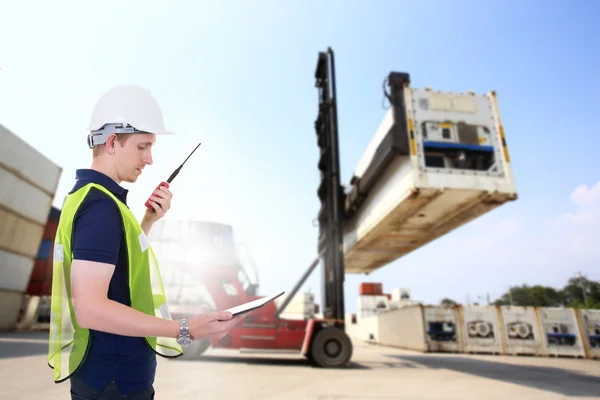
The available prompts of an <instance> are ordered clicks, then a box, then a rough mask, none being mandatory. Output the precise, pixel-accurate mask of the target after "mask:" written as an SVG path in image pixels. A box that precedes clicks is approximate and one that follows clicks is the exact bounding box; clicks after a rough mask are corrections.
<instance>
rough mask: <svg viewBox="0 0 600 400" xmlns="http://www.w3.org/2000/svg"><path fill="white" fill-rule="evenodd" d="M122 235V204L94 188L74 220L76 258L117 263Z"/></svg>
mask: <svg viewBox="0 0 600 400" xmlns="http://www.w3.org/2000/svg"><path fill="white" fill-rule="evenodd" d="M122 237H123V228H122V224H121V214H120V212H119V209H118V206H117V205H116V204H115V202H114V201H113V200H112V199H110V198H108V197H107V196H104V195H101V194H99V193H94V192H92V191H90V193H89V195H88V196H87V198H86V199H85V200H84V202H83V203H82V204H81V206H80V208H79V210H78V212H77V216H76V217H75V221H74V222H73V259H77V260H86V261H95V262H101V263H108V264H112V265H116V264H117V259H118V257H119V248H120V246H121V239H122Z"/></svg>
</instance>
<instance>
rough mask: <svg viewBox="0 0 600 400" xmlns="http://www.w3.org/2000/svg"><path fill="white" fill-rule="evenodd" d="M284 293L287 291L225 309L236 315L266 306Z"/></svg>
mask: <svg viewBox="0 0 600 400" xmlns="http://www.w3.org/2000/svg"><path fill="white" fill-rule="evenodd" d="M284 293H285V291H283V292H280V293H277V294H274V295H272V296H267V297H263V298H261V299H256V300H252V301H249V302H248V303H244V304H240V305H239V306H235V307H232V308H230V309H227V310H225V311H229V312H230V313H231V314H233V316H234V317H235V316H236V315H239V314H243V313H246V312H248V311H252V310H255V309H257V308H260V307H262V306H264V305H265V304H267V303H269V302H271V301H273V300H275V299H276V298H278V297H279V296H281V295H283V294H284Z"/></svg>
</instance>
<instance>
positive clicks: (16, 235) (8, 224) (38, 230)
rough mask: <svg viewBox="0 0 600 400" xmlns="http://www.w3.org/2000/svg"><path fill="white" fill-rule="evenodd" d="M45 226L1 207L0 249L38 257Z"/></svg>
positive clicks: (32, 257)
mask: <svg viewBox="0 0 600 400" xmlns="http://www.w3.org/2000/svg"><path fill="white" fill-rule="evenodd" d="M43 232H44V227H43V226H42V225H38V224H36V223H33V222H31V221H28V220H25V219H23V218H21V217H19V216H17V215H15V214H14V213H10V212H8V211H6V210H4V209H1V208H0V249H2V250H5V251H8V252H12V253H16V254H19V255H22V256H25V257H30V258H31V259H32V262H33V259H34V258H36V256H37V253H38V249H39V246H40V242H41V239H42V234H43Z"/></svg>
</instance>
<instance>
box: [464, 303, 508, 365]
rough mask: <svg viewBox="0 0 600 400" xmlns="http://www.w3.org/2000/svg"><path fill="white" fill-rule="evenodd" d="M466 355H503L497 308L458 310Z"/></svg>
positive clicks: (477, 307)
mask: <svg viewBox="0 0 600 400" xmlns="http://www.w3.org/2000/svg"><path fill="white" fill-rule="evenodd" d="M458 311H459V313H460V319H459V320H460V321H461V332H462V336H463V343H464V345H463V352H465V353H493V354H500V353H502V335H501V334H500V324H499V323H498V311H497V309H496V307H493V306H490V307H483V306H461V307H459V308H458Z"/></svg>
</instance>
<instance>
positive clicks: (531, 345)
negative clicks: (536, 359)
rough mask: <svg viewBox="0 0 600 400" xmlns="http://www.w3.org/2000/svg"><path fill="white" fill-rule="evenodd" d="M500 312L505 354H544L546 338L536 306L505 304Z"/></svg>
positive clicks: (500, 308)
mask: <svg viewBox="0 0 600 400" xmlns="http://www.w3.org/2000/svg"><path fill="white" fill-rule="evenodd" d="M499 313H500V320H501V321H502V334H503V341H504V353H505V354H512V355H520V354H528V355H538V356H543V355H544V338H543V337H542V334H541V332H540V327H539V324H538V320H537V312H536V309H535V307H511V306H503V307H499Z"/></svg>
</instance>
